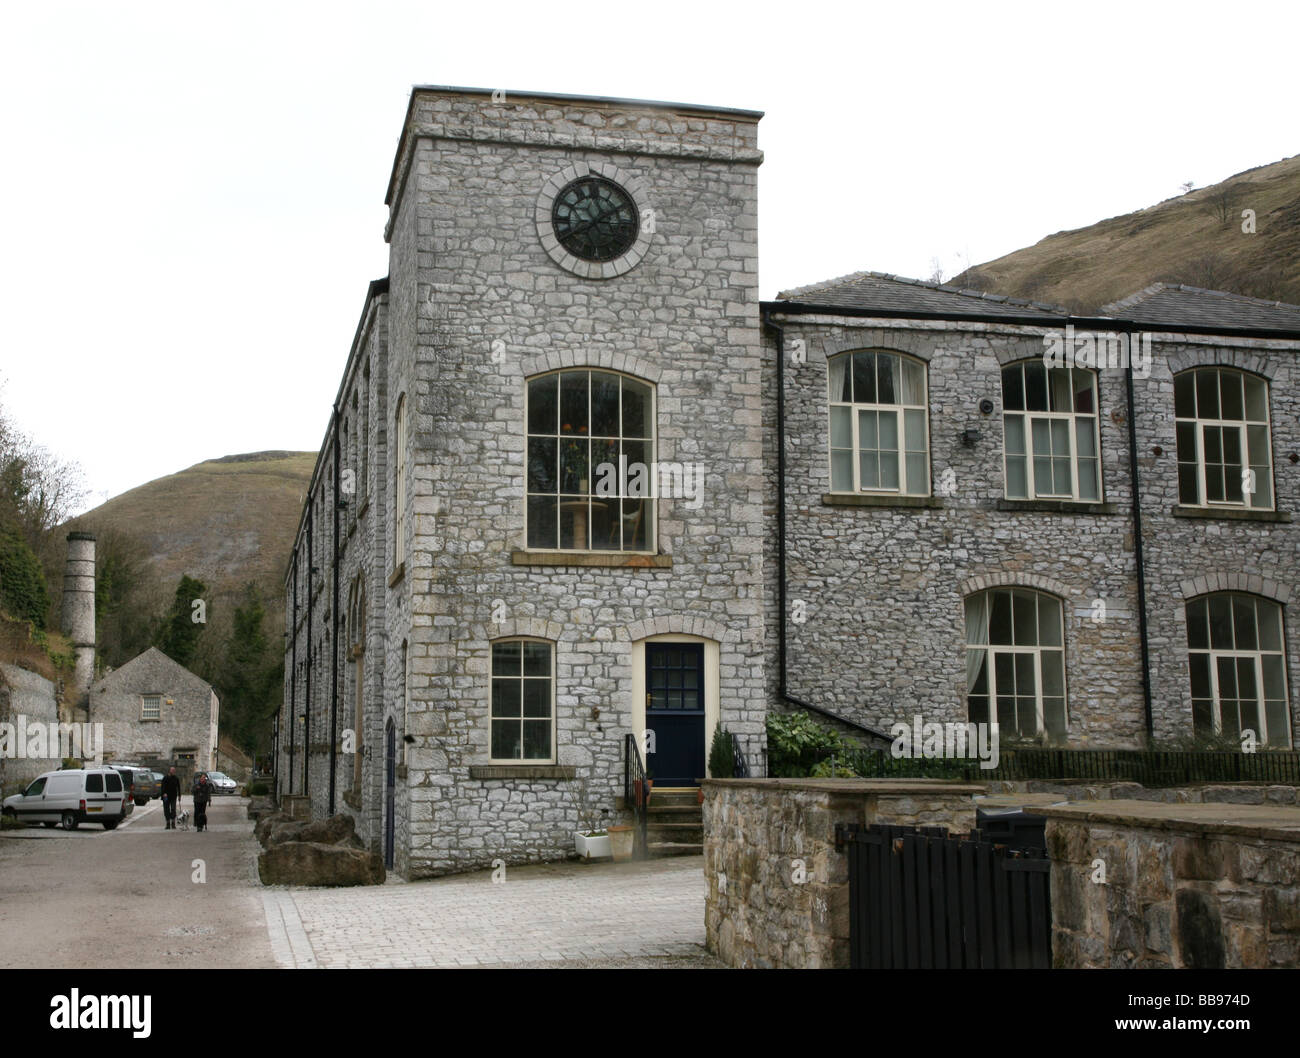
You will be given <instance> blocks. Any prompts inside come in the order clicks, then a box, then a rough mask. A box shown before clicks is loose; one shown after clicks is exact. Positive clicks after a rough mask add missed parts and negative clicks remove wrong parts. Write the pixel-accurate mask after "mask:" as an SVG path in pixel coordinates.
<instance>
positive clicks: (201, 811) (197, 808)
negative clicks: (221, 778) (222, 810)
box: [193, 771, 212, 830]
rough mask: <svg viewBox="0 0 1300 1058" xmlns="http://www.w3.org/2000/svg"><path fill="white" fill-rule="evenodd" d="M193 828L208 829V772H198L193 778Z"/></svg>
mask: <svg viewBox="0 0 1300 1058" xmlns="http://www.w3.org/2000/svg"><path fill="white" fill-rule="evenodd" d="M193 794H194V829H195V830H207V829H208V803H209V802H210V801H211V800H212V784H211V783H210V782H208V773H207V772H205V771H203V772H199V777H198V778H197V779H195V780H194V790H193Z"/></svg>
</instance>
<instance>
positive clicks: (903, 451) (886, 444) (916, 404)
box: [827, 351, 930, 496]
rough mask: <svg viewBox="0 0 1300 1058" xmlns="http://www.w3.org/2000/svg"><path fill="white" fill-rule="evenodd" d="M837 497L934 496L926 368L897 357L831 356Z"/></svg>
mask: <svg viewBox="0 0 1300 1058" xmlns="http://www.w3.org/2000/svg"><path fill="white" fill-rule="evenodd" d="M827 371H828V376H829V380H830V394H829V397H830V430H829V433H830V453H831V491H832V492H892V493H900V494H903V495H908V496H928V495H929V494H930V428H929V421H928V420H929V416H928V407H929V405H928V403H927V400H926V390H925V365H924V364H922V363H921V362H920V361H918V360H913V359H912V358H911V357H907V356H901V355H900V354H898V353H889V352H873V351H862V352H853V353H842V354H840V355H839V356H834V357H831V359H830V361H829V363H828V365H827Z"/></svg>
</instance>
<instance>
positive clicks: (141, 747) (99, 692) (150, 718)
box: [90, 647, 220, 782]
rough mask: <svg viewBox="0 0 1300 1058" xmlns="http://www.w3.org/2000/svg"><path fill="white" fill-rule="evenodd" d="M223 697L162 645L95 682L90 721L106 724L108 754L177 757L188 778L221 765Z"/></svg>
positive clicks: (113, 757)
mask: <svg viewBox="0 0 1300 1058" xmlns="http://www.w3.org/2000/svg"><path fill="white" fill-rule="evenodd" d="M219 711H220V702H219V701H218V699H217V693H216V691H214V690H213V689H212V685H211V684H209V683H207V682H206V681H204V680H201V679H200V678H199V677H198V676H196V675H194V673H192V672H190V670H189V669H187V668H185V666H183V665H181V664H179V663H178V662H175V661H173V660H172V659H171V658H169V657H168V656H167V655H166V654H164V653H163V652H162V651H161V650H159V649H158V648H157V647H150V648H149V649H148V650H146V651H145V652H144V653H143V654H139V655H137V656H136V657H134V658H132V659H131V660H130V661H128V662H127V663H126V664H125V665H123V666H122V667H121V668H119V669H114V670H113V671H112V672H110V673H109V674H108V675H107V676H104V677H102V678H101V679H99V680H97V681H96V682H95V683H93V684H91V687H90V722H91V723H93V724H103V725H104V759H105V760H107V761H114V760H122V761H134V762H139V763H141V764H144V763H153V762H171V763H174V764H175V765H176V767H177V771H178V772H180V773H183V775H184V777H185V780H186V781H187V782H188V779H189V777H190V775H192V774H193V772H195V771H207V770H209V769H212V768H214V767H215V757H214V751H215V749H216V745H217V718H218V713H219Z"/></svg>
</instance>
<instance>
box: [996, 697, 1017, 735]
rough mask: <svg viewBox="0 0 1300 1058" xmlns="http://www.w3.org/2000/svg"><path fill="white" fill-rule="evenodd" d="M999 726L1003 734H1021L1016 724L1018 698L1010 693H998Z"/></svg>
mask: <svg viewBox="0 0 1300 1058" xmlns="http://www.w3.org/2000/svg"><path fill="white" fill-rule="evenodd" d="M998 726H999V727H1000V728H1001V729H1002V734H1003V735H1004V736H1005V735H1006V734H1008V733H1010V734H1013V735H1014V734H1019V728H1018V727H1017V725H1016V700H1015V698H1013V697H1012V696H1011V695H1009V694H999V695H998Z"/></svg>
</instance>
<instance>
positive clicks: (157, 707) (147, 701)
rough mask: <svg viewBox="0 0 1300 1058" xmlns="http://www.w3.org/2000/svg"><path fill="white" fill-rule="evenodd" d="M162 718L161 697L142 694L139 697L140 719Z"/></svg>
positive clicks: (159, 695)
mask: <svg viewBox="0 0 1300 1058" xmlns="http://www.w3.org/2000/svg"><path fill="white" fill-rule="evenodd" d="M161 717H162V695H161V694H144V695H141V696H140V719H141V720H158V719H161Z"/></svg>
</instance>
